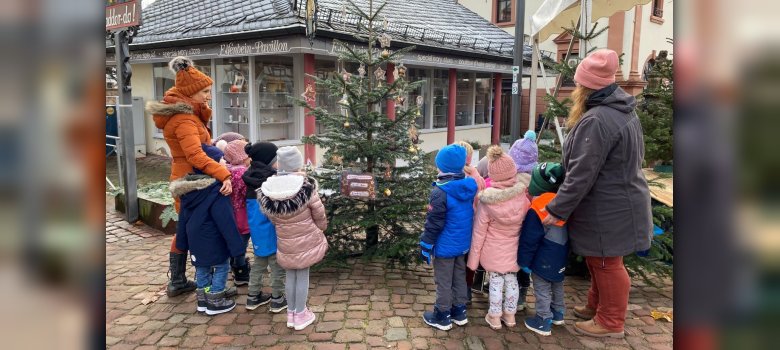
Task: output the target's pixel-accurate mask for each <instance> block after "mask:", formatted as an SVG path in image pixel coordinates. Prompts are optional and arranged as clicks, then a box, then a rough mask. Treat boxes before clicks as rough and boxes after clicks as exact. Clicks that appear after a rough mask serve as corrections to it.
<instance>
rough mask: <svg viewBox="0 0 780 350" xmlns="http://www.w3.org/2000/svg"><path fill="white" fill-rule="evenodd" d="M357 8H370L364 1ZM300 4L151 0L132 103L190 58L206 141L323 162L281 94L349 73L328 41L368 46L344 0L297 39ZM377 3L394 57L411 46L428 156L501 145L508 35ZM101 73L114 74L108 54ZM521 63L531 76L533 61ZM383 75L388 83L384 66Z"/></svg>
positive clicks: (161, 85) (323, 101) (460, 14)
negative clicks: (208, 118)
mask: <svg viewBox="0 0 780 350" xmlns="http://www.w3.org/2000/svg"><path fill="white" fill-rule="evenodd" d="M355 2H356V4H358V5H359V6H361V8H362V9H363V10H364V11H368V9H369V1H368V0H358V1H355ZM305 3H306V2H305V1H301V0H296V1H290V0H265V1H259V2H246V1H238V0H222V1H195V0H193V1H182V0H177V1H173V0H156V1H155V2H154V3H152V4H151V5H149V6H147V7H146V8H144V9H143V22H142V26H141V29H140V30H139V32H138V35H137V36H136V37H135V38H134V39H133V42H132V44H131V45H130V49H131V64H132V67H133V77H132V87H133V96H134V98H135V97H138V99H137V100H138V101H140V100H144V101H149V100H160V99H161V98H162V96H163V94H164V92H165V91H166V90H167V89H169V88H170V87H172V86H173V83H174V76H173V73H172V72H171V71H170V70H169V69H168V66H167V64H168V62H169V61H170V59H171V58H173V57H175V56H179V55H184V56H188V57H190V58H192V59H193V61H194V63H195V65H196V66H197V67H198V69H200V70H202V71H203V72H204V73H206V74H208V75H209V76H211V77H212V78H213V79H214V87H213V100H212V109H213V110H214V113H213V118H212V122H211V124H212V125H211V128H212V130H213V133H214V135H219V134H220V133H223V132H226V131H235V132H239V133H241V134H243V135H245V136H247V137H248V138H249V139H250V140H251V141H258V140H263V141H272V142H274V143H276V144H277V145H278V146H289V145H294V146H298V147H300V148H301V150H302V151H303V152H305V154H306V157H307V158H308V159H309V160H311V161H312V162H313V163H319V161H320V160H321V157H322V154H323V153H324V152H323V150H320V149H314V148H313V147H304V145H303V144H302V143H301V141H300V139H301V137H302V136H304V135H310V134H313V133H317V132H318V125H317V124H316V122H315V121H314V118H313V117H310V116H306V115H305V112H304V109H303V108H300V107H297V106H294V105H293V104H292V103H291V101H290V100H289V98H288V97H289V96H293V97H300V96H301V94H302V93H303V92H304V90H305V89H304V86H305V85H304V84H306V83H308V81H309V80H310V79H306V75H307V74H309V75H315V76H319V77H325V76H327V75H330V74H336V72H337V71H339V70H341V69H346V70H347V71H350V72H352V73H356V72H357V66H356V65H355V64H353V63H349V62H346V63H343V62H341V63H340V62H338V60H337V55H338V52H337V51H338V49H339V47H338V46H337V45H335V44H334V42H335V40H340V41H343V42H346V43H348V44H349V45H350V47H352V48H353V49H365V44H364V43H362V42H359V41H358V40H356V39H355V38H354V36H353V35H354V34H355V32H356V30H357V22H358V21H359V17H358V16H356V15H354V14H352V13H351V12H350V11H349V10H347V9H346V8H345V6H344V3H343V2H342V1H341V0H319V1H318V4H319V9H318V12H317V14H318V27H317V31H316V36H315V37H314V38H313V39H312V40H310V39H309V38H308V37H307V36H306V35H305V13H306V12H305ZM383 3H384V4H386V6H385V8H384V10H383V12H382V17H383V18H382V20H381V23H380V24H379V27H380V28H381V30H383V31H385V32H386V33H388V34H390V36H391V37H392V38H393V42H392V49H399V48H402V47H406V46H410V45H415V49H414V51H412V52H411V53H409V54H407V55H406V56H405V57H404V58H403V59H402V60H401V62H402V63H403V64H404V66H406V67H407V69H408V70H407V79H409V80H412V81H418V80H422V81H424V83H423V84H422V85H421V87H420V88H419V89H418V90H417V91H415V92H414V93H413V95H412V96H410V97H411V98H412V99H411V100H415V98H416V96H417V95H419V96H422V97H423V99H424V101H425V102H424V104H423V110H422V112H421V116H420V118H419V119H418V121H417V127H418V129H419V131H420V138H421V140H422V141H424V142H423V144H422V147H423V149H424V150H425V151H432V150H435V149H438V148H440V147H442V146H444V145H446V144H448V143H451V142H453V141H456V140H471V141H478V142H479V143H480V144H491V143H497V142H498V140H499V139H500V136H501V135H500V134H499V130H501V129H500V125H499V124H500V123H501V122H500V121H501V119H502V118H501V113H502V108H500V107H499V108H496V106H501V105H502V103H501V100H502V99H504V100H507V101H508V99H509V94H510V93H511V92H510V91H508V90H507V89H506V87H505V86H507V84H506V81H507V79H508V80H510V81H511V79H512V75H511V68H512V49H513V45H514V38H513V37H512V36H511V35H510V34H508V33H507V32H505V31H504V30H502V29H500V28H498V27H496V26H495V25H494V24H492V23H490V22H489V21H487V20H485V19H483V18H482V17H480V16H479V15H478V14H476V13H474V12H472V11H470V10H468V9H466V8H465V7H463V6H462V5H460V4H457V3H456V2H455V1H439V0H418V1H414V2H409V1H405V0H385V1H381V0H374V1H373V6H374V7H375V8H376V7H377V6H379V5H381V4H383ZM526 50H530V48H528V47H526ZM527 56H529V55H527ZM106 64H107V67H110V66H112V65H114V53H113V47H111V46H110V45H107V49H106ZM524 65H525V67H524V69H523V73H524V74H528V72H530V61H528V62H525V63H524ZM387 71H388V74H391V71H392V69H387ZM369 74H370V73H369ZM339 98H340V96H330V95H329V94H328V93H327V92H326V91H324V89H317V93H316V97H315V100H316V103H317V105H319V106H323V107H325V108H328V109H331V110H333V111H338V110H339V108H340V107H339V106H338V104H337V101H338V99H339ZM384 108H387V111H388V114H391V113H392V111H393V110H394V109H393V106H392V102H389V103H387V105H386V106H384ZM504 113H505V114H507V113H506V112H504ZM507 117H508V116H504V118H503V119H504V120H505V122H504V123H507V121H506V120H508V118H507ZM144 125H145V131H146V141H147V142H146V151H147V153H156V154H166V153H167V145H166V144H165V141H164V140H163V138H162V134H161V132H160V130H157V129H156V128H155V127H154V124H153V123H152V120H151V116H150V115H146V116H145V117H144Z"/></svg>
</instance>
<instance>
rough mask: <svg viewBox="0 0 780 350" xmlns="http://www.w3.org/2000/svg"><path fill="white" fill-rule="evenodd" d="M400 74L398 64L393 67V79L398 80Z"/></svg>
mask: <svg viewBox="0 0 780 350" xmlns="http://www.w3.org/2000/svg"><path fill="white" fill-rule="evenodd" d="M398 74H399V73H398V66H396V67H395V68H394V69H393V80H398V77H399V75H398Z"/></svg>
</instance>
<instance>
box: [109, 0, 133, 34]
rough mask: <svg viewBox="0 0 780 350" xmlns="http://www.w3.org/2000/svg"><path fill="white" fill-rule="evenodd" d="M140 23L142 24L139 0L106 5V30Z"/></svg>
mask: <svg viewBox="0 0 780 350" xmlns="http://www.w3.org/2000/svg"><path fill="white" fill-rule="evenodd" d="M139 24H141V8H140V6H138V2H137V1H127V2H123V3H119V4H116V5H111V6H107V7H106V30H117V29H122V28H127V27H132V26H137V25H139Z"/></svg>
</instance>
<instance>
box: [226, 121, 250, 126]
mask: <svg viewBox="0 0 780 350" xmlns="http://www.w3.org/2000/svg"><path fill="white" fill-rule="evenodd" d="M224 123H225V124H236V125H249V123H241V122H231V121H225V122H224Z"/></svg>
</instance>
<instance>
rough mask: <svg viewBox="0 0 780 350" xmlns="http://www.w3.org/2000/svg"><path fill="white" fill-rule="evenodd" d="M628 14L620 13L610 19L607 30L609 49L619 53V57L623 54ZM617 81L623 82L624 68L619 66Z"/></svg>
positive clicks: (616, 75)
mask: <svg viewBox="0 0 780 350" xmlns="http://www.w3.org/2000/svg"><path fill="white" fill-rule="evenodd" d="M625 23H626V12H625V11H618V12H615V14H614V15H612V16H610V17H609V29H607V48H608V49H610V50H612V51H615V52H617V54H618V55H620V54H621V53H623V33H624V32H625V30H626V25H625ZM615 80H616V81H623V80H625V78H623V68H622V67H621V66H618V70H617V73H615Z"/></svg>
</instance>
